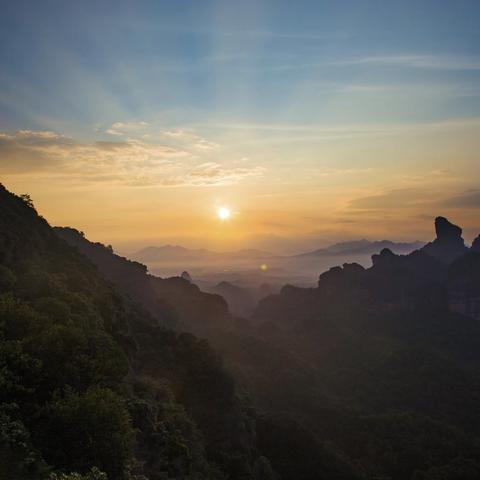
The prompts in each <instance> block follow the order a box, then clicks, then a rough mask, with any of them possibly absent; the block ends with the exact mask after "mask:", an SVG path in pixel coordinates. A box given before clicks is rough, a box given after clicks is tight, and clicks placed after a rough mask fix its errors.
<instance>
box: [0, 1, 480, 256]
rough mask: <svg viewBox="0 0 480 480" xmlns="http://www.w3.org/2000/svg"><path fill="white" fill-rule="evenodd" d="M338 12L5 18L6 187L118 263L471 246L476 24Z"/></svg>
mask: <svg viewBox="0 0 480 480" xmlns="http://www.w3.org/2000/svg"><path fill="white" fill-rule="evenodd" d="M342 3H344V4H343V5H342V6H341V7H340V6H337V5H335V4H334V3H332V2H309V1H306V2H302V8H298V9H292V8H291V7H290V6H289V3H288V2H242V4H240V3H236V2H220V3H215V2H207V3H206V4H204V5H202V6H200V5H199V4H198V3H196V2H189V1H185V2H180V3H179V4H178V5H176V6H174V5H165V4H164V2H160V3H155V2H141V3H140V4H139V5H137V6H136V7H135V8H133V6H132V5H130V4H129V3H125V2H123V3H122V2H120V3H119V4H118V6H117V7H116V8H110V7H113V5H114V4H113V3H110V2H105V3H102V5H100V4H96V3H90V4H89V8H83V7H82V6H80V5H75V4H72V3H69V2H66V3H63V4H56V3H55V2H51V3H50V2H47V3H44V4H42V6H40V5H36V4H31V3H28V2H20V3H18V4H17V3H15V5H14V4H13V3H11V4H9V3H8V2H6V4H5V6H4V15H3V16H2V18H3V19H2V20H0V25H1V27H2V28H1V35H2V47H0V49H1V50H0V51H1V54H2V58H3V65H2V73H1V74H0V91H1V94H0V158H1V160H0V176H1V179H2V182H3V183H4V184H5V185H6V186H7V187H8V188H9V189H11V190H12V191H14V192H16V193H18V194H20V193H28V194H29V195H31V197H32V198H33V200H34V202H35V205H36V207H37V209H38V210H39V212H41V214H42V215H44V216H45V217H46V218H47V219H48V220H49V222H50V223H51V224H52V225H60V226H72V227H75V228H78V229H80V230H82V231H85V232H86V233H87V234H88V236H89V237H91V238H92V239H95V240H98V241H101V242H103V243H108V244H113V245H114V246H115V247H116V248H118V249H120V250H121V251H129V250H132V249H134V248H137V247H139V246H142V245H143V246H146V245H149V244H155V245H157V244H162V243H176V244H177V243H178V244H182V245H185V246H187V247H192V248H193V247H205V248H215V249H220V250H223V251H226V250H232V249H239V248H252V247H255V245H256V242H258V243H259V245H260V246H261V248H270V249H272V250H275V251H277V252H282V251H283V252H287V251H290V252H292V251H301V250H302V249H304V248H306V247H308V248H310V247H311V246H313V244H314V243H315V242H317V243H318V246H321V245H325V244H328V243H333V242H336V241H344V240H353V239H360V238H367V239H370V240H381V239H390V240H399V241H407V240H411V241H413V240H418V239H419V240H425V241H426V240H428V239H430V238H431V236H432V230H431V221H432V219H433V218H435V217H436V216H437V215H443V216H447V217H449V218H451V219H452V221H454V222H456V223H458V224H462V225H463V228H464V234H465V238H466V239H467V241H471V240H472V239H473V238H474V237H475V236H476V234H477V232H478V230H479V229H480V223H479V220H478V218H479V210H480V190H479V181H480V169H479V168H478V153H477V152H478V150H479V146H480V140H479V135H478V132H479V131H480V89H479V88H478V85H479V80H480V78H479V76H480V51H479V47H478V46H479V45H480V42H479V41H478V40H479V38H478V37H479V34H478V28H477V24H476V20H478V9H477V8H475V7H474V4H473V3H472V2H468V1H467V2H459V3H456V4H455V5H453V4H451V3H450V2H441V5H442V6H443V8H438V2H430V1H426V2H422V3H421V4H418V2H402V5H396V4H393V3H389V4H382V3H378V2H366V3H365V4H363V5H360V4H359V3H358V2H349V1H347V2H342ZM22 5H23V6H22ZM27 5H28V8H27ZM109 6H110V7H109ZM222 205H226V206H228V208H229V209H230V210H231V212H232V215H231V218H230V219H229V221H228V222H219V219H218V216H217V215H216V213H215V212H216V211H217V209H218V208H219V206H222ZM268 237H271V239H272V241H271V242H270V243H269V241H268ZM284 239H285V241H284ZM276 240H278V241H276Z"/></svg>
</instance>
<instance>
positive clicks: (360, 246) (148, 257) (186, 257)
mask: <svg viewBox="0 0 480 480" xmlns="http://www.w3.org/2000/svg"><path fill="white" fill-rule="evenodd" d="M424 244H425V242H420V241H414V242H393V241H391V240H375V241H371V240H366V239H362V240H353V241H349V242H340V243H335V244H333V245H330V246H328V247H325V248H319V249H317V250H313V251H311V252H305V253H299V254H296V255H285V256H281V255H275V254H273V253H271V252H268V251H265V250H258V249H242V250H236V251H231V252H216V251H213V250H208V249H205V248H200V249H190V248H186V247H182V246H180V245H163V246H160V247H155V246H150V247H146V248H143V249H142V250H139V251H137V252H135V253H132V254H131V255H130V257H131V258H133V259H135V260H137V261H139V262H145V263H149V262H151V263H158V262H167V263H172V262H177V261H179V262H182V263H184V262H188V261H192V262H196V261H201V260H208V259H215V260H222V259H223V260H228V259H237V260H248V259H256V260H261V259H264V260H266V259H278V260H280V259H294V258H299V257H321V256H350V255H372V254H373V253H378V252H380V251H381V250H382V249H384V248H389V249H390V250H392V252H394V253H397V254H407V253H410V252H412V251H414V250H417V249H418V248H421V247H422V246H423V245H424Z"/></svg>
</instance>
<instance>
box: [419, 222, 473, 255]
mask: <svg viewBox="0 0 480 480" xmlns="http://www.w3.org/2000/svg"><path fill="white" fill-rule="evenodd" d="M435 232H436V234H437V238H436V239H435V240H434V241H433V242H430V243H427V245H425V246H424V247H423V248H422V250H423V251H424V252H425V253H427V254H428V255H431V256H432V257H435V258H437V259H439V260H441V261H442V262H445V263H450V262H452V261H453V260H455V259H456V258H458V257H460V256H461V255H463V254H465V253H467V252H468V247H466V246H465V242H464V240H463V238H462V229H461V228H460V227H458V226H457V225H454V224H453V223H450V222H449V221H448V220H447V219H446V218H445V217H437V218H436V219H435Z"/></svg>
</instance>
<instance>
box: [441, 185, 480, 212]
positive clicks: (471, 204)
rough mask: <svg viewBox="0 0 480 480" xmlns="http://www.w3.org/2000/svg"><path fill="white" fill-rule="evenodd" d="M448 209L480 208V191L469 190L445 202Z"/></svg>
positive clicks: (444, 204)
mask: <svg viewBox="0 0 480 480" xmlns="http://www.w3.org/2000/svg"><path fill="white" fill-rule="evenodd" d="M443 206H444V207H446V208H480V190H478V189H472V190H467V191H465V192H463V193H461V194H460V195H456V196H453V197H450V198H447V199H446V200H445V201H444V202H443Z"/></svg>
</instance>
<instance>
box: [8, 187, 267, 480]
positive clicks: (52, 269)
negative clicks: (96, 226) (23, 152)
mask: <svg viewBox="0 0 480 480" xmlns="http://www.w3.org/2000/svg"><path fill="white" fill-rule="evenodd" d="M59 234H62V235H63V236H64V237H68V238H69V240H70V242H72V243H75V244H76V245H77V246H78V248H72V246H70V245H69V244H67V243H66V242H65V241H64V240H63V239H62V238H60V236H59ZM81 250H83V251H85V252H88V255H89V256H90V257H91V258H92V259H95V261H96V262H97V263H98V264H99V265H102V268H103V269H104V271H105V272H108V274H109V275H111V276H114V275H116V276H125V277H130V279H127V278H125V279H122V282H121V285H122V288H125V289H127V288H128V289H132V288H133V287H134V283H135V282H134V280H139V281H143V280H145V278H147V279H148V276H147V275H146V269H145V267H144V266H143V265H141V264H138V263H136V262H129V261H127V260H126V259H123V258H122V257H119V256H117V255H114V254H113V252H112V250H111V249H110V248H109V247H104V246H102V245H100V244H90V243H89V242H88V241H87V240H85V239H84V238H83V235H82V234H81V233H80V232H78V231H75V230H73V229H62V230H57V233H55V232H54V231H53V229H52V228H51V227H50V226H49V225H48V223H47V222H46V221H45V220H44V219H42V218H41V217H39V216H38V215H37V213H36V211H35V209H34V208H33V206H32V205H31V203H30V201H29V199H28V198H27V197H25V198H20V197H18V196H15V195H13V194H11V193H9V192H8V191H7V190H6V189H5V188H4V187H3V186H1V185H0V386H1V388H0V477H1V478H5V479H9V480H10V479H15V480H33V479H35V480H47V479H49V480H52V478H53V477H50V473H51V472H60V471H61V472H72V471H76V472H78V475H73V476H70V475H68V476H66V477H65V478H78V479H80V478H82V479H86V478H87V476H84V475H87V472H90V471H91V468H93V467H98V468H99V469H100V470H101V471H104V472H105V473H106V474H107V475H108V479H109V480H133V479H151V480H153V479H157V478H178V479H186V478H196V479H197V478H198V479H199V480H207V479H208V480H210V479H216V480H223V479H226V478H232V479H238V480H240V479H242V480H244V479H248V480H257V478H262V479H263V478H265V480H268V479H271V478H272V477H271V476H270V477H257V476H255V475H254V471H256V470H257V469H258V468H259V467H258V466H257V465H262V466H263V468H264V470H265V471H268V470H269V469H268V467H269V462H268V460H267V459H266V458H265V457H263V456H262V455H261V454H260V453H259V451H258V449H257V447H256V440H255V418H254V416H253V411H251V410H250V411H249V412H247V410H246V409H245V408H244V407H243V406H242V404H241V403H240V401H239V399H238V398H237V396H236V391H235V385H234V382H233V380H232V377H230V376H229V375H228V374H227V373H226V371H225V370H224V368H223V366H222V361H221V358H220V357H219V356H218V354H216V353H215V352H214V351H213V350H212V349H211V348H210V346H209V344H208V343H207V342H206V341H205V340H199V339H198V338H196V337H195V336H193V335H191V334H187V333H183V334H178V333H175V332H173V331H170V330H167V329H165V328H163V327H160V326H159V324H158V321H157V320H156V319H155V318H153V317H152V316H150V315H149V314H148V313H147V312H146V311H145V310H144V309H143V308H141V307H139V305H137V304H134V303H133V302H132V301H131V300H129V299H128V298H126V297H124V296H122V295H120V294H119V293H118V291H117V290H116V289H115V288H114V287H113V285H112V284H111V283H109V282H107V281H106V280H105V278H104V277H108V276H107V275H104V276H103V275H101V274H100V272H99V269H97V268H96V267H95V266H94V265H93V263H92V262H91V261H90V260H89V259H88V258H86V256H87V255H86V254H82V253H80V251H81ZM142 279H143V280H142ZM160 280H161V279H160ZM154 283H156V282H154ZM178 284H180V285H181V286H180V287H178ZM118 285H120V283H119V284H118ZM167 285H168V286H169V288H171V289H172V290H174V291H176V292H177V293H176V294H177V295H178V291H179V290H183V291H184V292H190V293H191V294H188V295H187V293H185V295H186V296H185V298H184V299H183V301H184V302H185V303H188V302H189V301H191V303H192V304H193V308H195V306H197V307H198V303H197V302H198V299H196V298H195V295H197V294H198V288H196V287H195V286H193V285H191V284H189V282H187V281H186V280H183V279H180V278H178V279H172V281H171V282H167ZM153 288H155V286H154V287H153ZM131 291H132V293H133V292H134V290H131ZM138 291H139V290H135V293H138ZM208 297H212V296H208ZM134 300H135V299H134ZM177 300H178V299H177ZM220 300H221V299H220ZM137 301H138V300H137ZM138 303H141V302H138ZM222 305H224V304H222ZM200 310H201V313H200V314H205V310H202V309H200ZM207 313H208V312H207ZM175 315H176V313H175ZM205 322H207V323H208V319H205ZM270 471H271V469H270ZM80 474H81V475H80ZM272 475H273V473H272ZM55 478H60V477H55ZM62 478H63V476H62ZM88 478H92V479H93V478H98V479H100V478H102V479H103V478H106V477H105V476H100V473H99V474H94V473H92V475H91V476H90V475H88Z"/></svg>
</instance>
